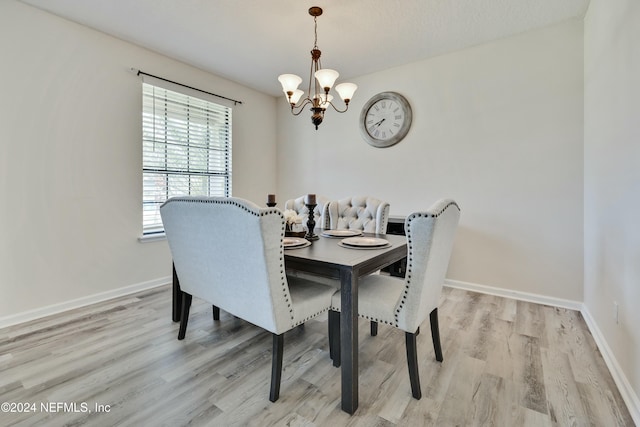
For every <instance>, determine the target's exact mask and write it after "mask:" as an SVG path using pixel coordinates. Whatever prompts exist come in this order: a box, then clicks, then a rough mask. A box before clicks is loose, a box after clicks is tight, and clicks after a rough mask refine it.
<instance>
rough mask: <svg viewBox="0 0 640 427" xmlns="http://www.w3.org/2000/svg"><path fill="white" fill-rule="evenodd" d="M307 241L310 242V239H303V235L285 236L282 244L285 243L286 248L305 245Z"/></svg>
mask: <svg viewBox="0 0 640 427" xmlns="http://www.w3.org/2000/svg"><path fill="white" fill-rule="evenodd" d="M306 243H309V241H308V240H307V239H303V238H302V237H285V238H284V239H282V244H283V245H284V247H285V249H288V248H295V247H297V246H303V245H304V244H306Z"/></svg>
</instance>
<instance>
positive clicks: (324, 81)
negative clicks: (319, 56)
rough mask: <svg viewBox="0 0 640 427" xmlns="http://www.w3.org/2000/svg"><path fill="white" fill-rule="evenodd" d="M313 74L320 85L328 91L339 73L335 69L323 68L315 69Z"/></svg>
mask: <svg viewBox="0 0 640 427" xmlns="http://www.w3.org/2000/svg"><path fill="white" fill-rule="evenodd" d="M313 75H314V76H315V78H316V80H318V83H319V84H320V87H321V88H323V89H324V90H325V92H328V91H329V89H331V87H332V86H333V84H334V83H335V81H336V79H337V78H338V76H339V75H340V73H338V72H337V71H336V70H331V69H329V68H324V69H322V70H318V71H316V72H315V73H314V74H313Z"/></svg>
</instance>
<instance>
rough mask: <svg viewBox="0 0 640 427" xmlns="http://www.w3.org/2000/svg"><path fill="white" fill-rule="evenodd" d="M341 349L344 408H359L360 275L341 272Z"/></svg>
mask: <svg viewBox="0 0 640 427" xmlns="http://www.w3.org/2000/svg"><path fill="white" fill-rule="evenodd" d="M340 297H341V312H340V350H341V359H342V360H341V362H342V410H343V411H345V412H348V413H349V414H353V413H354V412H355V411H356V409H358V277H357V276H356V275H354V274H353V272H351V271H341V272H340Z"/></svg>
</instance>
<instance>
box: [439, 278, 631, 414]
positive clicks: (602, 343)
mask: <svg viewBox="0 0 640 427" xmlns="http://www.w3.org/2000/svg"><path fill="white" fill-rule="evenodd" d="M445 286H447V287H450V288H457V289H464V290H466V291H472V292H479V293H482V294H489V295H496V296H500V297H504V298H511V299H516V300H521V301H527V302H533V303H537V304H544V305H550V306H554V307H561V308H567V309H570V310H576V311H579V312H580V313H581V314H582V317H583V318H584V320H585V322H586V323H587V327H588V328H589V331H590V332H591V335H592V336H593V339H594V340H595V342H596V345H597V346H598V349H599V350H600V353H601V354H602V357H603V359H604V361H605V363H606V364H607V368H609V372H610V373H611V376H612V377H613V381H614V382H615V383H616V386H617V387H618V390H619V391H620V394H621V395H622V399H623V400H624V403H625V404H626V405H627V409H628V410H629V413H630V414H631V418H633V421H634V423H635V424H636V425H638V426H640V400H638V396H637V395H636V393H635V391H634V390H633V388H632V387H631V384H629V381H628V380H627V377H626V375H625V374H624V372H623V371H622V369H621V368H620V365H619V364H618V360H617V359H616V358H615V356H614V354H613V352H612V351H611V348H609V345H608V344H607V340H606V339H605V338H604V335H602V332H600V329H599V328H598V325H597V324H596V322H595V320H594V319H593V317H592V316H591V313H589V310H588V309H587V307H586V306H585V305H584V304H583V303H581V302H579V301H572V300H566V299H562V298H553V297H548V296H545V295H538V294H530V293H528V292H519V291H514V290H510V289H503V288H494V287H491V286H485V285H479V284H477V283H469V282H462V281H459V280H449V279H447V280H445Z"/></svg>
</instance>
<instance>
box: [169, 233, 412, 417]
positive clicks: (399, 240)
mask: <svg viewBox="0 0 640 427" xmlns="http://www.w3.org/2000/svg"><path fill="white" fill-rule="evenodd" d="M316 231H317V234H319V235H320V236H321V237H320V238H319V239H317V240H313V241H312V242H311V245H309V246H303V247H298V248H291V249H285V250H284V260H285V267H286V269H287V270H296V271H299V272H304V273H311V274H315V275H319V276H323V277H328V278H332V279H335V280H337V281H339V282H340V296H341V311H340V349H341V353H340V359H341V392H342V404H341V407H342V410H343V411H345V412H347V413H349V414H353V413H354V412H355V411H356V410H357V409H358V281H359V279H360V278H362V277H364V276H366V275H369V274H372V273H374V272H377V271H378V270H380V269H382V268H384V267H387V266H389V265H391V264H393V263H395V262H397V261H400V260H402V259H404V258H406V256H407V238H406V237H405V236H401V235H392V234H372V233H364V235H363V237H372V238H374V239H384V240H386V241H387V242H388V244H385V245H384V246H375V247H367V246H365V247H352V246H347V245H345V244H341V241H342V239H340V238H335V237H324V236H323V230H316ZM181 296H182V294H181V292H180V283H179V280H178V277H177V275H176V273H175V268H174V270H173V307H172V318H173V321H176V322H177V321H179V320H180V305H181V299H182V298H181Z"/></svg>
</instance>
